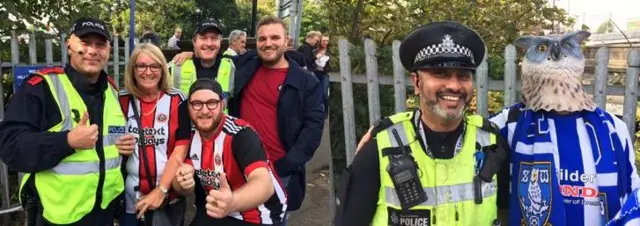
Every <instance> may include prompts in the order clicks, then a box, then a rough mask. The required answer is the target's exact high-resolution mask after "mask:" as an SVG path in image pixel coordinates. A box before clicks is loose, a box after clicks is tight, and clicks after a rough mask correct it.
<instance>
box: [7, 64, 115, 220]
mask: <svg viewBox="0 0 640 226" xmlns="http://www.w3.org/2000/svg"><path fill="white" fill-rule="evenodd" d="M44 79H45V81H46V82H47V84H48V85H49V87H50V90H51V92H52V96H53V97H54V99H55V101H56V103H57V104H58V106H59V110H60V116H61V117H62V120H61V121H60V123H58V124H56V125H55V126H53V127H51V128H49V129H48V131H50V132H60V131H68V130H71V129H73V128H74V126H75V124H76V122H75V121H74V120H73V119H74V118H77V117H79V115H82V114H84V113H85V112H87V106H85V104H84V101H83V100H82V97H81V96H80V94H79V93H78V92H77V91H76V89H75V88H74V87H73V85H72V84H71V81H70V80H69V78H68V77H67V76H66V75H65V74H50V75H45V76H44ZM117 98H118V95H117V91H116V90H115V88H114V87H112V86H111V85H108V88H107V89H106V90H105V92H104V100H105V102H104V107H103V114H102V116H103V120H102V121H103V122H102V125H99V128H100V130H101V132H102V137H101V138H102V139H103V142H102V144H101V145H102V149H103V153H104V183H103V187H102V191H101V192H102V201H101V202H100V203H99V206H100V208H102V209H106V208H107V207H108V206H109V204H110V203H111V202H112V201H113V200H115V199H116V197H118V195H120V194H121V193H122V191H124V180H123V178H122V173H121V171H120V164H121V162H122V158H121V156H120V155H119V153H118V150H117V148H116V147H115V141H116V139H117V138H118V137H119V136H121V135H123V134H124V128H125V124H126V120H125V117H124V114H123V113H122V110H121V108H120V105H119V101H118V99H117ZM72 112H73V113H74V114H75V113H76V112H77V113H78V114H79V115H72ZM97 145H99V144H97ZM32 176H33V177H36V178H35V179H34V185H35V187H36V189H37V192H38V199H39V201H40V202H39V203H40V205H41V206H42V209H43V212H42V216H43V217H44V218H45V219H46V220H47V221H48V222H51V223H54V224H72V223H74V222H77V221H78V220H80V219H82V218H83V217H84V216H85V215H87V214H88V213H90V212H91V211H92V210H93V209H94V205H95V202H96V189H97V188H98V184H99V180H100V158H99V157H98V154H97V151H96V149H95V148H92V149H84V150H75V152H74V153H73V154H71V155H69V156H67V157H65V158H64V159H63V160H62V161H61V162H60V163H59V164H58V165H56V166H55V167H53V168H52V169H50V170H44V171H40V172H37V173H35V174H29V173H28V174H26V175H25V177H23V180H22V182H21V186H20V193H22V191H23V188H24V185H25V183H26V181H28V180H29V178H30V177H32ZM21 201H22V200H21Z"/></svg>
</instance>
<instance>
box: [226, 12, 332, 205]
mask: <svg viewBox="0 0 640 226" xmlns="http://www.w3.org/2000/svg"><path fill="white" fill-rule="evenodd" d="M286 30H287V29H286V25H285V24H284V23H283V22H282V20H281V19H279V18H277V17H272V16H269V17H265V18H263V19H262V20H260V22H259V23H258V26H257V43H256V45H257V55H258V57H256V58H252V59H251V60H248V61H247V62H246V63H245V64H244V65H243V66H242V67H241V68H240V69H239V70H238V72H237V73H236V75H235V76H236V79H235V86H234V87H235V89H234V94H233V97H232V99H230V100H229V113H230V114H231V115H232V116H235V117H239V118H242V119H244V120H247V122H249V123H251V125H252V126H253V127H254V128H255V129H256V131H257V132H258V134H260V137H261V138H262V141H263V142H264V147H265V150H266V152H267V154H268V157H269V161H271V162H274V164H275V165H274V166H275V170H276V171H277V172H278V175H279V176H280V178H281V179H282V182H283V184H284V185H285V186H286V188H287V192H288V196H287V198H288V199H287V200H288V209H289V210H296V209H298V208H299V207H300V204H301V203H302V200H303V199H304V192H305V190H304V189H305V186H306V182H305V171H304V170H305V164H306V163H307V162H308V161H309V160H310V159H311V158H312V157H313V154H314V153H315V151H316V149H317V148H318V146H319V145H320V140H321V139H322V129H323V127H324V107H323V102H322V89H321V86H320V82H319V81H318V79H317V78H316V77H315V76H313V75H312V74H311V73H309V72H307V71H305V70H304V69H302V68H301V67H300V65H298V64H297V63H296V62H295V61H294V60H293V59H291V58H290V57H287V56H286V54H285V49H286V47H285V46H286V43H287V41H288V40H287V36H286V33H285V31H286Z"/></svg>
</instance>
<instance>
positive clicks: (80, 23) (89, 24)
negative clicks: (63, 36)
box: [70, 18, 111, 40]
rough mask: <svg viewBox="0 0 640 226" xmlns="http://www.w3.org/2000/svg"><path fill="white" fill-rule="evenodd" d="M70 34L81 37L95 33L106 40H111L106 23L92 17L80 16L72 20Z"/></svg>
mask: <svg viewBox="0 0 640 226" xmlns="http://www.w3.org/2000/svg"><path fill="white" fill-rule="evenodd" d="M70 34H72V35H75V36H78V37H83V36H85V35H88V34H96V35H99V36H100V37H103V38H105V39H106V40H111V35H110V34H109V31H108V28H107V24H106V23H104V21H102V20H98V19H93V18H80V19H77V20H76V21H75V22H73V25H72V26H71V32H70Z"/></svg>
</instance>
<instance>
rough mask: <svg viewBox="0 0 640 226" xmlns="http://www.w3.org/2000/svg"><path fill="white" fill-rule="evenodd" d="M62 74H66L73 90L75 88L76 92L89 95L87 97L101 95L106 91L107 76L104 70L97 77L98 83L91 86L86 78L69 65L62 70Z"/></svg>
mask: <svg viewBox="0 0 640 226" xmlns="http://www.w3.org/2000/svg"><path fill="white" fill-rule="evenodd" d="M64 72H65V74H67V77H68V78H69V81H71V84H72V85H73V87H74V88H76V90H78V92H81V93H84V94H89V95H95V94H98V93H102V92H104V90H105V89H107V83H108V81H107V76H108V75H107V73H106V72H105V71H104V70H102V71H101V72H100V75H99V76H98V81H96V83H94V84H91V83H90V82H89V79H88V78H87V76H85V75H83V74H82V73H80V72H79V71H77V70H76V69H75V68H73V67H72V66H71V65H67V66H66V67H65V68H64Z"/></svg>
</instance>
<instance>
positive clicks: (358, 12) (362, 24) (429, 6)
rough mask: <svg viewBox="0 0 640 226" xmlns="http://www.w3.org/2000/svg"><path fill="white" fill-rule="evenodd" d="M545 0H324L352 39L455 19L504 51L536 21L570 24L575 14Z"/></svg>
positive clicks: (398, 34) (334, 25)
mask: <svg viewBox="0 0 640 226" xmlns="http://www.w3.org/2000/svg"><path fill="white" fill-rule="evenodd" d="M546 3H547V1H545V0H504V1H495V0H477V1H467V0H429V1H420V0H407V1H386V0H357V1H351V0H332V1H322V3H321V4H322V8H326V10H327V13H328V17H329V18H331V20H329V21H330V25H329V28H330V29H331V32H332V34H334V35H336V34H337V35H341V36H344V37H348V38H349V40H350V41H351V42H352V43H359V42H361V39H362V37H364V36H365V35H368V36H370V37H372V39H373V40H374V41H375V42H376V43H377V44H379V45H381V46H384V45H389V44H390V43H391V42H392V41H393V40H397V39H402V38H403V37H404V35H406V34H407V33H408V32H409V31H410V30H412V29H413V28H415V27H416V26H418V25H421V24H425V23H428V22H430V21H445V20H452V21H457V22H460V23H463V24H466V25H468V26H469V27H471V28H473V29H475V30H476V31H477V32H478V33H479V34H480V35H481V36H482V37H483V39H484V40H485V42H486V43H487V48H488V50H489V52H490V53H492V54H496V53H501V52H502V51H503V50H504V46H505V45H506V43H510V42H512V41H513V40H515V39H516V38H517V37H518V36H520V35H521V34H522V31H529V30H532V29H533V28H534V27H535V26H537V25H543V28H546V29H549V28H550V27H551V22H550V21H555V23H563V24H566V25H570V24H571V23H573V21H574V20H573V19H570V18H568V17H567V14H566V12H565V11H564V10H563V9H558V8H550V7H547V6H546Z"/></svg>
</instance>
